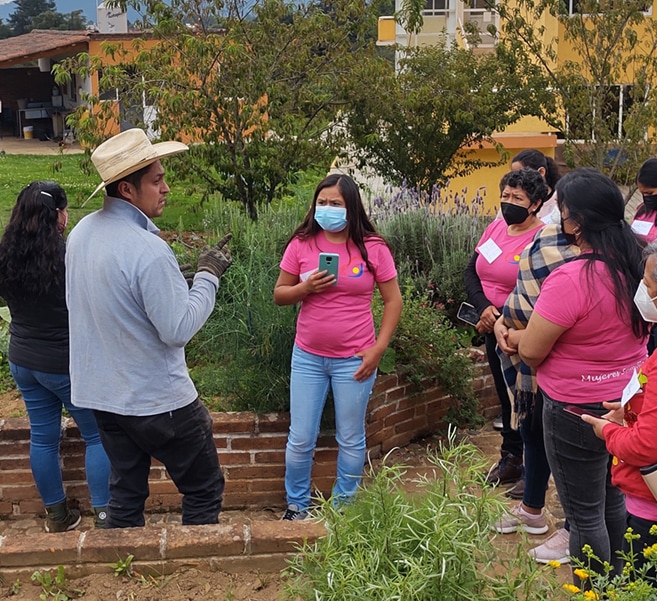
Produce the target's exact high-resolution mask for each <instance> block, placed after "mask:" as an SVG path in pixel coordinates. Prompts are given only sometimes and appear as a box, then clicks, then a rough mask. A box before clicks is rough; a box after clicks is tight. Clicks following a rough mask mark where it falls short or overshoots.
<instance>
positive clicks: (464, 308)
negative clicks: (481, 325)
mask: <svg viewBox="0 0 657 601" xmlns="http://www.w3.org/2000/svg"><path fill="white" fill-rule="evenodd" d="M456 317H457V318H458V319H460V320H461V321H464V322H465V323H469V324H470V325H471V326H476V325H477V323H478V322H479V313H478V312H477V309H475V308H474V307H473V306H472V305H471V304H470V303H461V306H460V307H459V310H458V313H457V314H456Z"/></svg>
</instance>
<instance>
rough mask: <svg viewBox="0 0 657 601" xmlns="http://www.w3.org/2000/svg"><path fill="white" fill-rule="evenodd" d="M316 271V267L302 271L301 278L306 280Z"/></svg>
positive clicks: (303, 280)
mask: <svg viewBox="0 0 657 601" xmlns="http://www.w3.org/2000/svg"><path fill="white" fill-rule="evenodd" d="M313 271H315V270H314V269H311V270H310V271H306V273H302V274H300V275H299V280H301V281H302V282H305V281H306V280H307V279H308V278H309V277H310V274H312V272H313Z"/></svg>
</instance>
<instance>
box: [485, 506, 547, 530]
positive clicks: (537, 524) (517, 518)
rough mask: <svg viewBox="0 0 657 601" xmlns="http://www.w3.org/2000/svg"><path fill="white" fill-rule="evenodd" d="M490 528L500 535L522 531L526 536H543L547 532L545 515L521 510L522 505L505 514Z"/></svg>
mask: <svg viewBox="0 0 657 601" xmlns="http://www.w3.org/2000/svg"><path fill="white" fill-rule="evenodd" d="M491 527H492V528H493V530H496V531H497V532H499V533H500V534H510V533H511V532H517V531H518V530H524V531H525V532H527V533H528V534H545V533H546V532H547V531H548V525H547V520H546V519H545V513H543V511H541V513H539V514H538V515H534V514H533V513H529V512H527V511H525V510H524V509H523V508H522V503H518V504H517V505H516V506H515V507H513V508H512V509H511V510H510V511H508V512H505V514H504V515H503V516H502V517H501V518H500V519H499V520H498V521H497V522H495V524H493V525H492V526H491Z"/></svg>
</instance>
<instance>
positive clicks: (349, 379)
mask: <svg viewBox="0 0 657 601" xmlns="http://www.w3.org/2000/svg"><path fill="white" fill-rule="evenodd" d="M361 363H362V359H361V358H360V357H347V358H345V359H331V358H328V357H321V356H319V355H313V354H312V353H307V352H306V351H303V350H301V349H300V348H299V347H298V346H296V345H294V350H293V351H292V375H291V379H290V434H289V436H288V439H287V446H286V449H285V491H286V493H287V502H288V505H289V504H294V505H296V506H297V507H298V508H299V510H300V511H303V510H305V509H307V508H308V505H309V504H310V477H311V471H312V463H313V453H314V450H315V445H316V443H317V436H318V435H319V426H320V422H321V418H322V412H323V411H324V405H325V403H326V397H327V395H328V391H329V386H330V387H331V390H332V391H333V403H334V406H335V429H336V440H337V443H338V467H337V478H336V481H335V484H334V486H333V493H332V494H333V497H334V498H335V499H338V500H347V499H349V498H350V497H352V496H353V495H354V494H355V493H356V490H357V488H358V485H359V484H360V481H361V478H362V475H363V464H364V463H365V413H366V411H367V402H368V400H369V398H370V394H371V392H372V386H373V385H374V380H375V379H376V371H375V372H374V374H372V376H370V377H369V378H368V379H367V380H365V381H363V382H357V381H356V380H354V373H355V371H356V370H357V369H358V368H359V367H360V365H361Z"/></svg>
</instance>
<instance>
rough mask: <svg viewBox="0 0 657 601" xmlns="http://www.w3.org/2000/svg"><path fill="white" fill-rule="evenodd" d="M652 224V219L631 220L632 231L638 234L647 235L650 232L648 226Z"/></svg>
mask: <svg viewBox="0 0 657 601" xmlns="http://www.w3.org/2000/svg"><path fill="white" fill-rule="evenodd" d="M652 226H653V223H652V221H639V220H638V219H637V220H636V221H633V222H632V225H631V227H632V231H633V232H634V233H635V234H638V235H639V236H647V235H648V234H649V233H650V228H651V227H652Z"/></svg>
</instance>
